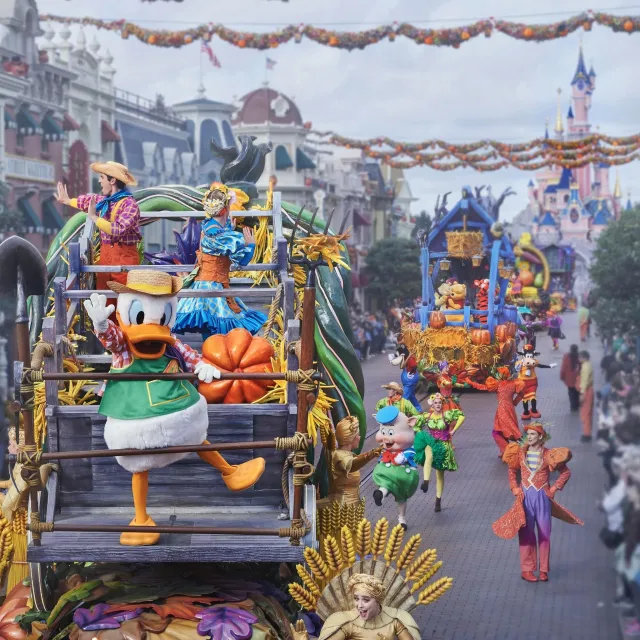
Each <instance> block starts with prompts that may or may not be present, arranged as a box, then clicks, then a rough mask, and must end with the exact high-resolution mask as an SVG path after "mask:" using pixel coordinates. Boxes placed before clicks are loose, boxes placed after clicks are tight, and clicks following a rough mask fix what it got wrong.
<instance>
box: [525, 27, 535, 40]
mask: <svg viewBox="0 0 640 640" xmlns="http://www.w3.org/2000/svg"><path fill="white" fill-rule="evenodd" d="M523 35H524V37H525V38H531V37H532V36H533V29H532V28H531V27H527V28H526V29H525V30H524V32H523Z"/></svg>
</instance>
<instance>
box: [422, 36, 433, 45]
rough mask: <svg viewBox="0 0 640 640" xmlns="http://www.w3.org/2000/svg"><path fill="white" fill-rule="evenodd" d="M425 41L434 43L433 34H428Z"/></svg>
mask: <svg viewBox="0 0 640 640" xmlns="http://www.w3.org/2000/svg"><path fill="white" fill-rule="evenodd" d="M424 43H425V44H433V36H427V37H426V38H425V39H424Z"/></svg>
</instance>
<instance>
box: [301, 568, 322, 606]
mask: <svg viewBox="0 0 640 640" xmlns="http://www.w3.org/2000/svg"><path fill="white" fill-rule="evenodd" d="M296 571H297V572H298V575H299V576H300V580H302V584H304V586H305V587H306V588H307V589H308V590H309V591H310V592H311V593H312V594H313V595H314V596H316V597H317V598H319V597H320V588H319V587H318V585H317V584H316V583H315V580H314V579H313V576H312V575H311V574H310V573H309V572H308V571H307V570H306V569H305V568H304V567H303V566H302V565H301V564H297V565H296Z"/></svg>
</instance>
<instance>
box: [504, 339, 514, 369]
mask: <svg viewBox="0 0 640 640" xmlns="http://www.w3.org/2000/svg"><path fill="white" fill-rule="evenodd" d="M515 354H516V341H515V340H514V339H513V338H508V339H507V340H506V342H503V343H502V344H501V345H500V358H501V359H502V362H503V363H504V364H509V363H510V362H511V361H512V360H513V357H514V356H515Z"/></svg>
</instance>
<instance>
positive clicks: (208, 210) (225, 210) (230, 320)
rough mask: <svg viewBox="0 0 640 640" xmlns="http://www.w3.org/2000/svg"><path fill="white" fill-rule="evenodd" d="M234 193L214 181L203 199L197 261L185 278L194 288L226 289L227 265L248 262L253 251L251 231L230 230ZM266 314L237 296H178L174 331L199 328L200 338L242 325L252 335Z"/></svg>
mask: <svg viewBox="0 0 640 640" xmlns="http://www.w3.org/2000/svg"><path fill="white" fill-rule="evenodd" d="M236 197H237V195H236V192H235V191H234V190H232V189H227V187H226V186H225V185H222V184H217V183H214V184H212V185H211V188H210V189H209V190H208V191H207V192H206V193H205V195H204V198H203V204H204V211H205V216H206V217H205V219H204V221H203V223H202V235H201V238H200V250H199V251H198V263H197V265H196V267H195V269H194V270H193V272H192V273H191V274H190V275H189V277H188V278H187V280H186V281H185V286H189V287H190V288H191V289H192V290H197V291H222V290H223V289H228V288H229V272H230V270H231V265H232V264H233V265H236V266H238V265H239V266H244V265H246V264H249V262H250V261H251V258H252V257H253V254H254V252H255V240H254V234H253V232H252V231H251V230H250V229H247V228H245V229H244V231H243V233H239V232H237V231H234V227H233V224H232V222H231V220H230V219H229V210H230V205H231V204H233V201H234V199H235V198H236ZM266 319H267V316H266V315H265V314H264V313H262V312H260V311H254V310H251V309H248V308H247V307H246V306H245V304H244V303H243V302H242V301H241V300H238V299H237V298H232V297H229V298H225V297H221V298H213V297H197V298H182V299H181V300H180V302H179V304H178V313H177V318H176V324H175V328H174V329H175V331H176V333H185V332H187V331H200V332H201V333H202V337H203V339H206V338H208V337H209V336H211V335H214V334H218V333H219V334H227V333H229V331H231V329H236V328H238V327H243V328H244V329H247V330H248V331H249V332H250V333H251V334H252V335H255V334H256V333H257V332H258V331H260V329H261V328H262V325H263V324H264V323H265V321H266Z"/></svg>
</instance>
